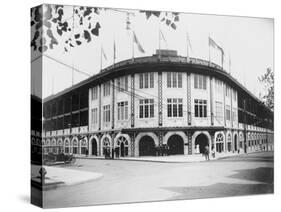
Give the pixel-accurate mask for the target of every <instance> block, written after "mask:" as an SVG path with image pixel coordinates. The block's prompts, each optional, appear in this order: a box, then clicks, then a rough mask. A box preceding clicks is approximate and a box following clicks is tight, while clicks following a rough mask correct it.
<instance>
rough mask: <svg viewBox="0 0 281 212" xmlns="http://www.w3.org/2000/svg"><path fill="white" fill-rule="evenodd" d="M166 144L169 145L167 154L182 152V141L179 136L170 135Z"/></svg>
mask: <svg viewBox="0 0 281 212" xmlns="http://www.w3.org/2000/svg"><path fill="white" fill-rule="evenodd" d="M167 144H168V146H169V154H170V155H178V154H184V141H183V139H182V137H181V136H179V135H172V136H171V137H170V138H169V139H168V143H167Z"/></svg>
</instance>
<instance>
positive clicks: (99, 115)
mask: <svg viewBox="0 0 281 212" xmlns="http://www.w3.org/2000/svg"><path fill="white" fill-rule="evenodd" d="M98 89H99V131H100V130H101V121H102V120H101V84H99V88H98Z"/></svg>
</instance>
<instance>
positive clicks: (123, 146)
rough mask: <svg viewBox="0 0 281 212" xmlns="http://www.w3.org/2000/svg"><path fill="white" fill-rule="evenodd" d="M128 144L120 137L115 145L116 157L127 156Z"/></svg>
mask: <svg viewBox="0 0 281 212" xmlns="http://www.w3.org/2000/svg"><path fill="white" fill-rule="evenodd" d="M128 151H129V142H128V140H127V139H126V138H125V137H124V136H120V137H119V138H118V140H117V143H116V149H115V153H116V156H117V157H118V156H121V157H125V156H128Z"/></svg>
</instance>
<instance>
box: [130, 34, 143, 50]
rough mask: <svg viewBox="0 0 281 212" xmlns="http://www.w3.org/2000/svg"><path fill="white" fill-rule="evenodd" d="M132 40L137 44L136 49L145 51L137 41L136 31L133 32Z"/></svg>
mask: <svg viewBox="0 0 281 212" xmlns="http://www.w3.org/2000/svg"><path fill="white" fill-rule="evenodd" d="M133 40H134V43H136V44H137V46H138V50H139V51H140V52H141V53H145V51H144V49H143V47H142V45H141V44H140V42H139V40H138V38H137V36H136V33H135V32H133Z"/></svg>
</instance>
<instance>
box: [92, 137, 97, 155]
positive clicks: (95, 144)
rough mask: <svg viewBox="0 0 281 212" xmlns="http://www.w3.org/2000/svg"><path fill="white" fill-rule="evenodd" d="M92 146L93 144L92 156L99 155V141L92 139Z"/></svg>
mask: <svg viewBox="0 0 281 212" xmlns="http://www.w3.org/2000/svg"><path fill="white" fill-rule="evenodd" d="M91 144H92V149H91V154H92V155H98V143H97V140H96V139H95V138H92V140H91Z"/></svg>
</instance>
